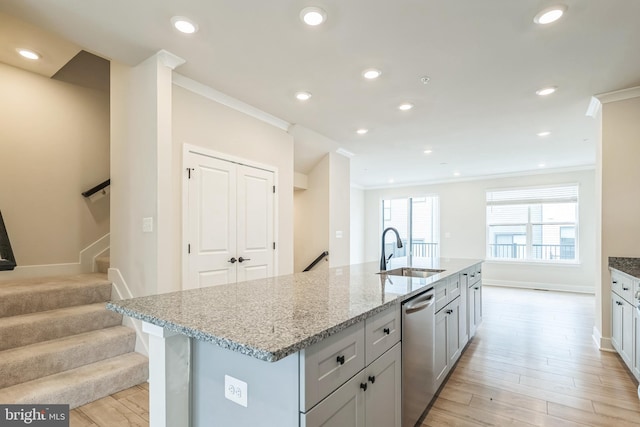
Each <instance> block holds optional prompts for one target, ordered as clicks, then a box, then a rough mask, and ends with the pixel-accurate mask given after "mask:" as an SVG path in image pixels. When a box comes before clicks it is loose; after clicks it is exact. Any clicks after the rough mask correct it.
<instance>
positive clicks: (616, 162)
mask: <svg viewBox="0 0 640 427" xmlns="http://www.w3.org/2000/svg"><path fill="white" fill-rule="evenodd" d="M599 154H600V155H599V158H598V168H599V170H600V172H599V173H600V174H601V176H602V178H601V179H602V183H601V185H602V206H601V215H602V224H601V240H602V255H601V259H600V260H599V261H600V268H601V281H600V283H599V287H598V288H599V294H600V295H599V297H600V298H599V301H601V304H600V307H601V313H598V314H599V316H598V319H597V320H598V321H599V322H598V321H597V323H596V328H597V329H599V330H600V332H601V335H602V336H603V337H606V338H608V337H610V336H611V320H610V317H611V311H610V307H609V294H610V292H611V286H610V274H609V270H608V258H609V257H634V258H640V186H639V183H640V167H639V166H638V160H639V159H640V97H636V98H631V99H627V100H623V101H616V102H608V103H604V104H603V106H602V140H601V145H600V148H599Z"/></svg>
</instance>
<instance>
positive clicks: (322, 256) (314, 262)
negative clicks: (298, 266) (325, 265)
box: [302, 251, 329, 272]
mask: <svg viewBox="0 0 640 427" xmlns="http://www.w3.org/2000/svg"><path fill="white" fill-rule="evenodd" d="M327 255H329V252H328V251H324V252H322V253H321V254H320V255H319V256H318V258H316V259H315V260H313V262H312V263H311V264H309V266H308V267H307V268H305V269H304V270H302V271H303V272H305V271H309V270H311V269H312V268H313V267H315V266H316V264H317V263H319V262H320V261H322V259H323V258H324V257H326V256H327Z"/></svg>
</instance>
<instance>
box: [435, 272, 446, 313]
mask: <svg viewBox="0 0 640 427" xmlns="http://www.w3.org/2000/svg"><path fill="white" fill-rule="evenodd" d="M447 285H448V283H447V279H443V280H440V281H438V282H436V283H435V284H434V291H435V294H434V298H435V299H436V307H435V311H436V312H438V311H439V310H441V309H442V308H443V307H444V306H445V305H447V304H448V303H449V287H448V286H447Z"/></svg>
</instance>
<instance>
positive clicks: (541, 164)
mask: <svg viewBox="0 0 640 427" xmlns="http://www.w3.org/2000/svg"><path fill="white" fill-rule="evenodd" d="M545 166H546V165H545V164H544V163H539V164H538V167H539V168H543V167H545Z"/></svg>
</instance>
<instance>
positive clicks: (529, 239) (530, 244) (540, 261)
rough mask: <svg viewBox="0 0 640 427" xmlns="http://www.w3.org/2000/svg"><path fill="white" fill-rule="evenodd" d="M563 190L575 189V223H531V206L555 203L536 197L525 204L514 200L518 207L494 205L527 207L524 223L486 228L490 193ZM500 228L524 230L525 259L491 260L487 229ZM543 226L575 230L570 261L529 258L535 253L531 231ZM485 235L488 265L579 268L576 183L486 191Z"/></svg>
mask: <svg viewBox="0 0 640 427" xmlns="http://www.w3.org/2000/svg"><path fill="white" fill-rule="evenodd" d="M563 187H574V188H575V202H574V203H575V223H568V222H566V221H552V222H544V221H537V222H532V218H531V206H532V205H542V204H545V203H554V200H553V198H550V197H548V198H545V197H539V198H537V199H535V200H534V199H532V200H528V201H525V200H524V199H523V200H519V201H518V200H516V202H517V203H515V202H514V203H507V202H503V203H494V204H493V205H494V206H496V205H500V204H502V205H507V206H512V205H520V206H527V223H526V224H524V223H508V224H497V223H496V224H489V218H488V208H489V207H490V206H491V205H492V203H491V202H490V201H489V200H488V199H489V194H490V193H499V192H506V191H528V190H544V189H553V188H563ZM545 200H547V201H546V202H545ZM555 202H556V203H560V202H559V201H557V200H556V201H555ZM500 225H503V226H504V225H507V226H513V227H525V229H526V234H525V238H526V246H525V257H524V258H499V257H494V256H492V250H491V245H492V243H493V242H491V241H490V236H491V232H490V227H492V226H493V227H495V226H500ZM545 225H556V226H558V227H559V230H560V229H561V228H563V227H566V226H572V227H573V228H574V230H575V238H574V258H573V259H560V258H559V259H537V258H532V255H533V253H534V251H533V247H534V246H535V245H534V244H533V238H532V236H533V231H532V230H533V227H534V226H541V227H543V226H545ZM558 232H559V233H560V231H558ZM485 233H486V239H485V240H486V242H485V255H486V260H487V261H489V262H495V263H502V262H504V263H510V264H549V265H578V264H580V250H579V248H580V241H579V236H580V184H579V183H576V182H571V183H562V184H549V185H541V186H527V187H506V188H494V189H487V190H486V191H485ZM561 245H562V244H561V243H560V244H559V246H560V252H562V246H561Z"/></svg>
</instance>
